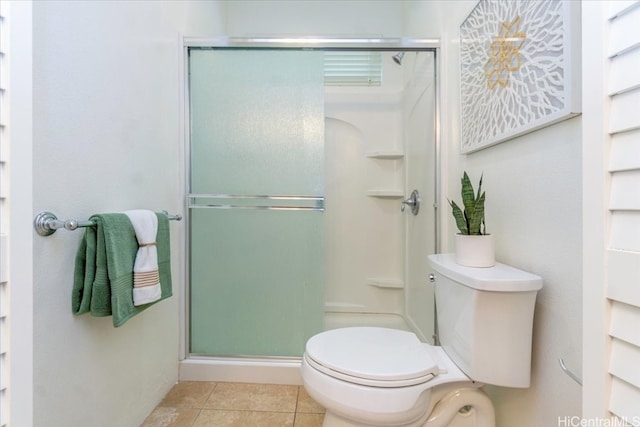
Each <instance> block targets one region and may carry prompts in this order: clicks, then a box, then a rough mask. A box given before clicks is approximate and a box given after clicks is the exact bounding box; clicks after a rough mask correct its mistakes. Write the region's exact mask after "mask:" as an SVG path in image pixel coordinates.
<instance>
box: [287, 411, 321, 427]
mask: <svg viewBox="0 0 640 427" xmlns="http://www.w3.org/2000/svg"><path fill="white" fill-rule="evenodd" d="M323 421H324V414H303V413H301V412H298V413H296V420H295V422H294V424H293V427H322V422H323Z"/></svg>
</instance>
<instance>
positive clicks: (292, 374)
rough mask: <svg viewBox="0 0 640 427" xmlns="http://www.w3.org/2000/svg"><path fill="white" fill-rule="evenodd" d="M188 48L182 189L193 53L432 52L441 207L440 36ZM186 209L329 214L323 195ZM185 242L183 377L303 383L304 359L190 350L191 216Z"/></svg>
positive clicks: (200, 41) (232, 42)
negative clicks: (299, 203) (293, 202)
mask: <svg viewBox="0 0 640 427" xmlns="http://www.w3.org/2000/svg"><path fill="white" fill-rule="evenodd" d="M181 41H182V49H181V50H180V63H181V64H182V67H181V70H180V80H181V85H180V87H181V101H182V112H183V118H182V120H181V135H182V138H181V139H182V143H183V147H184V151H183V153H184V157H183V162H184V164H185V173H184V175H183V179H184V180H185V181H183V182H184V184H183V186H182V188H185V189H186V188H187V183H188V182H190V180H189V176H190V172H191V171H190V164H189V159H190V135H189V126H188V123H189V116H190V112H189V79H188V76H189V71H188V69H189V68H188V61H189V49H190V48H200V49H292V50H345V51H347V50H363V49H366V50H372V51H390V50H400V51H402V50H407V51H431V52H433V53H434V57H435V136H434V139H435V178H434V182H433V188H434V190H435V202H434V206H433V207H434V208H435V209H437V208H438V205H439V201H440V198H441V191H440V185H441V184H440V178H439V177H440V176H441V173H442V171H441V160H440V159H441V143H440V129H441V126H440V111H441V108H442V107H441V99H440V98H441V96H440V89H439V86H440V78H439V76H440V73H441V67H440V61H439V59H440V58H439V54H440V52H439V49H440V39H438V38H414V37H357V36H355V37H347V38H344V37H324V36H318V37H316V36H308V37H260V36H257V37H233V36H229V37H214V38H200V37H184V36H183V37H181ZM194 198H204V199H216V198H217V199H219V200H264V201H277V200H289V201H291V200H297V201H303V202H315V203H316V205H315V206H302V207H301V206H297V205H293V206H290V205H286V206H282V205H272V204H267V205H264V206H263V205H258V204H253V205H246V204H238V203H226V204H223V203H202V204H200V203H195V202H194ZM183 200H184V203H185V209H186V211H187V212H188V211H189V209H192V208H212V209H274V210H277V209H284V210H310V211H324V197H323V196H278V195H253V196H252V195H249V196H248V195H243V196H239V195H228V194H206V195H205V194H191V193H188V192H185V194H184V196H183ZM184 217H185V221H184V225H183V226H184V227H185V228H184V230H185V233H184V236H185V237H184V240H183V242H182V244H183V247H184V248H185V250H184V255H183V256H184V258H183V259H182V262H181V265H182V266H183V269H182V276H183V277H184V284H185V285H184V286H183V287H182V289H180V297H181V305H180V311H181V313H180V334H181V337H180V338H181V339H180V350H179V358H180V368H179V379H180V380H183V381H185V380H186V381H188V380H196V381H230V382H257V383H273V384H302V383H301V378H300V374H299V369H300V362H301V358H299V357H252V356H250V357H247V356H237V357H236V356H204V355H200V354H194V353H190V352H189V327H190V326H189V315H190V313H189V298H188V295H189V289H188V286H189V283H190V282H189V272H188V271H189V269H188V268H187V265H188V259H189V242H188V235H187V234H188V233H187V231H186V230H189V215H185V216H184ZM440 223H441V218H440V213H437V214H436V216H435V223H434V236H435V245H436V252H439V251H440V247H441V237H440V231H439V228H440Z"/></svg>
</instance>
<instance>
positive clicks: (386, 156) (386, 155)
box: [366, 150, 404, 160]
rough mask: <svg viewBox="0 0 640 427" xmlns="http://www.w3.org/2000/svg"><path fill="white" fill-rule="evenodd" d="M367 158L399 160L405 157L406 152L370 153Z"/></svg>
mask: <svg viewBox="0 0 640 427" xmlns="http://www.w3.org/2000/svg"><path fill="white" fill-rule="evenodd" d="M366 156H367V157H369V158H371V159H382V160H398V159H401V158H403V157H404V152H402V151H400V150H381V151H370V152H368V153H367V154H366Z"/></svg>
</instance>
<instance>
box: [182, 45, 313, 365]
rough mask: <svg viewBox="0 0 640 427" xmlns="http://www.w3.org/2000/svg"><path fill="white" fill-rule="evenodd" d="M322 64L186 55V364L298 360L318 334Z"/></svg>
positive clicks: (251, 53)
mask: <svg viewBox="0 0 640 427" xmlns="http://www.w3.org/2000/svg"><path fill="white" fill-rule="evenodd" d="M322 55H323V54H322V52H318V51H300V50H281V51H274V50H247V51H246V52H243V54H242V55H238V54H237V52H236V51H235V50H225V49H200V48H191V49H190V50H189V99H190V103H189V108H190V183H189V187H190V188H189V195H188V206H189V227H190V230H189V259H190V265H189V281H190V285H189V289H190V293H189V298H190V309H189V329H190V339H189V343H190V344H189V346H190V353H192V354H203V355H235V356H238V355H244V356H301V355H302V352H303V350H304V343H305V342H306V340H307V339H308V338H309V337H310V336H311V335H313V334H315V333H317V332H319V331H321V330H322V328H323V303H324V298H323V283H324V280H323V252H324V248H323V226H322V221H323V215H322V212H323V209H324V197H323V194H324V182H323V181H324V178H323V170H324V164H323V162H324V103H323V89H324V88H323V66H322V64H323V56H322Z"/></svg>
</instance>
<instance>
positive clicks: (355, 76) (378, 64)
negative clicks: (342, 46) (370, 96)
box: [324, 51, 382, 86]
mask: <svg viewBox="0 0 640 427" xmlns="http://www.w3.org/2000/svg"><path fill="white" fill-rule="evenodd" d="M324 83H325V85H327V86H380V85H381V84H382V52H366V51H327V52H325V54H324Z"/></svg>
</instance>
